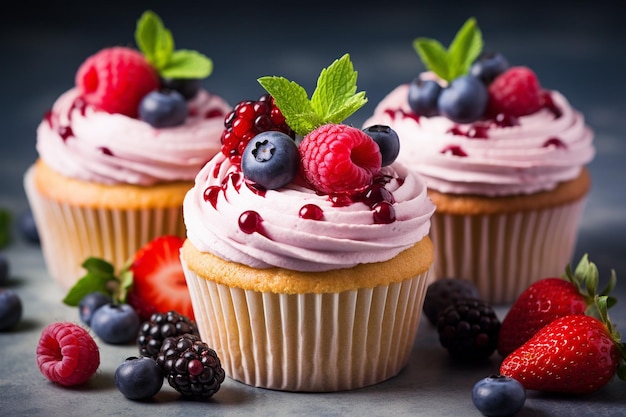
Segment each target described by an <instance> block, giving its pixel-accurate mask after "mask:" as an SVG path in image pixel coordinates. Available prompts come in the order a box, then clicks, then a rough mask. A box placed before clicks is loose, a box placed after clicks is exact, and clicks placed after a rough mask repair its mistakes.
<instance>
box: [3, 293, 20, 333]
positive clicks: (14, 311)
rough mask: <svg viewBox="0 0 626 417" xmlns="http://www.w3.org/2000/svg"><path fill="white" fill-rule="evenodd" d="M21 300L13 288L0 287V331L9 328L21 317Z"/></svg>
mask: <svg viewBox="0 0 626 417" xmlns="http://www.w3.org/2000/svg"><path fill="white" fill-rule="evenodd" d="M22 310H23V308H22V300H21V299H20V297H19V295H17V293H16V292H15V291H13V290H3V289H0V331H5V330H10V329H11V328H13V327H15V325H16V324H17V323H19V321H20V320H21V319H22Z"/></svg>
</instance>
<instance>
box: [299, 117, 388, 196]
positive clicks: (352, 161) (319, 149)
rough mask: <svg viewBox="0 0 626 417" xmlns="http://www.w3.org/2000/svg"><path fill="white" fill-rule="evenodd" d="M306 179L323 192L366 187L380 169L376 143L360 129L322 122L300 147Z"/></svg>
mask: <svg viewBox="0 0 626 417" xmlns="http://www.w3.org/2000/svg"><path fill="white" fill-rule="evenodd" d="M299 151H300V157H301V161H302V171H303V173H304V176H305V178H306V179H307V181H308V182H309V183H310V184H311V185H312V186H313V187H314V188H315V189H316V190H318V191H320V192H323V193H328V194H330V193H341V192H351V191H355V190H359V189H361V188H363V187H366V186H368V185H369V184H370V183H371V182H372V179H373V177H374V175H376V173H378V171H379V170H380V168H381V161H382V157H381V154H380V150H379V147H378V145H377V144H376V142H374V140H373V139H372V138H371V137H370V136H368V135H367V134H365V133H364V132H363V131H362V130H360V129H357V128H354V127H351V126H348V125H340V124H326V125H323V126H321V127H319V128H317V129H315V130H314V131H312V132H311V133H309V134H308V135H306V136H305V137H304V139H303V140H302V142H301V143H300V146H299Z"/></svg>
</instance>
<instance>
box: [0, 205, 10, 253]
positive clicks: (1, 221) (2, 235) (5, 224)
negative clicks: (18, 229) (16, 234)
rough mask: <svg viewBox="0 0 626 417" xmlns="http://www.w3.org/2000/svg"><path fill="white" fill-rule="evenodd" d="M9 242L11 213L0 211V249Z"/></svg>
mask: <svg viewBox="0 0 626 417" xmlns="http://www.w3.org/2000/svg"><path fill="white" fill-rule="evenodd" d="M10 241H11V212H10V211H8V210H5V209H0V249H1V248H3V247H5V246H6V245H8V244H9V242H10Z"/></svg>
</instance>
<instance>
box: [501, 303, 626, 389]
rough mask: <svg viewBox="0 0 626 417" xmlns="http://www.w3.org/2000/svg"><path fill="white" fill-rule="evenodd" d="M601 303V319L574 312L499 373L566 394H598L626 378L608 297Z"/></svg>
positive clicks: (532, 386) (540, 334) (510, 357)
mask: <svg viewBox="0 0 626 417" xmlns="http://www.w3.org/2000/svg"><path fill="white" fill-rule="evenodd" d="M596 303H597V305H598V311H599V316H600V319H598V318H596V317H591V316H585V315H579V314H570V315H567V316H563V317H560V318H558V319H556V320H554V321H553V322H551V323H550V324H548V325H547V326H545V327H543V328H542V329H541V330H539V331H538V332H537V333H536V334H535V335H534V336H533V337H532V338H531V339H530V340H528V341H527V342H526V343H524V344H523V345H522V346H521V347H519V348H518V349H516V350H515V351H513V352H512V353H511V354H510V355H508V356H507V357H506V358H505V359H504V361H503V362H502V364H501V365H500V374H502V375H505V376H508V377H511V378H515V379H516V380H518V381H519V382H520V383H521V384H522V385H523V386H524V388H526V389H532V390H539V391H552V392H560V393H566V394H587V393H590V392H594V391H596V390H598V389H600V388H602V387H603V386H605V385H606V384H607V383H608V382H609V381H610V380H611V379H612V378H613V377H614V376H615V374H616V373H618V374H619V376H620V378H622V379H624V372H623V370H624V367H623V365H624V353H626V350H625V346H624V344H622V343H621V342H620V338H619V334H618V333H617V332H616V330H615V328H614V327H613V325H612V324H611V322H610V320H609V318H608V314H607V297H606V296H602V297H600V296H598V297H596ZM618 370H619V372H618Z"/></svg>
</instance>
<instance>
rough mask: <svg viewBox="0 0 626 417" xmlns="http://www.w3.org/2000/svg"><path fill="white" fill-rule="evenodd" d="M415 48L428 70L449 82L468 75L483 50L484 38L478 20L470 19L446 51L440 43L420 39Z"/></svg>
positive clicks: (414, 43) (414, 45) (414, 44)
mask: <svg viewBox="0 0 626 417" xmlns="http://www.w3.org/2000/svg"><path fill="white" fill-rule="evenodd" d="M413 48H415V51H416V52H417V54H418V55H419V56H420V58H421V60H422V62H423V63H424V65H425V66H426V68H427V69H429V70H430V71H432V72H434V73H435V74H437V75H438V76H439V78H441V79H443V80H446V81H448V82H450V81H452V80H454V79H455V78H458V77H460V76H461V75H465V74H467V73H468V71H469V69H470V66H471V65H472V63H474V61H475V60H476V58H478V56H479V55H480V53H481V52H482V49H483V37H482V33H481V32H480V29H479V28H478V25H477V24H476V19H475V18H473V17H470V18H469V19H467V21H466V22H465V23H464V24H463V26H462V27H461V29H459V31H458V32H457V34H456V36H455V37H454V39H453V40H452V42H451V43H450V46H449V47H448V48H447V49H446V48H445V47H444V46H443V45H442V44H441V43H440V42H439V41H437V40H435V39H430V38H424V37H420V38H417V39H415V40H414V41H413Z"/></svg>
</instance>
